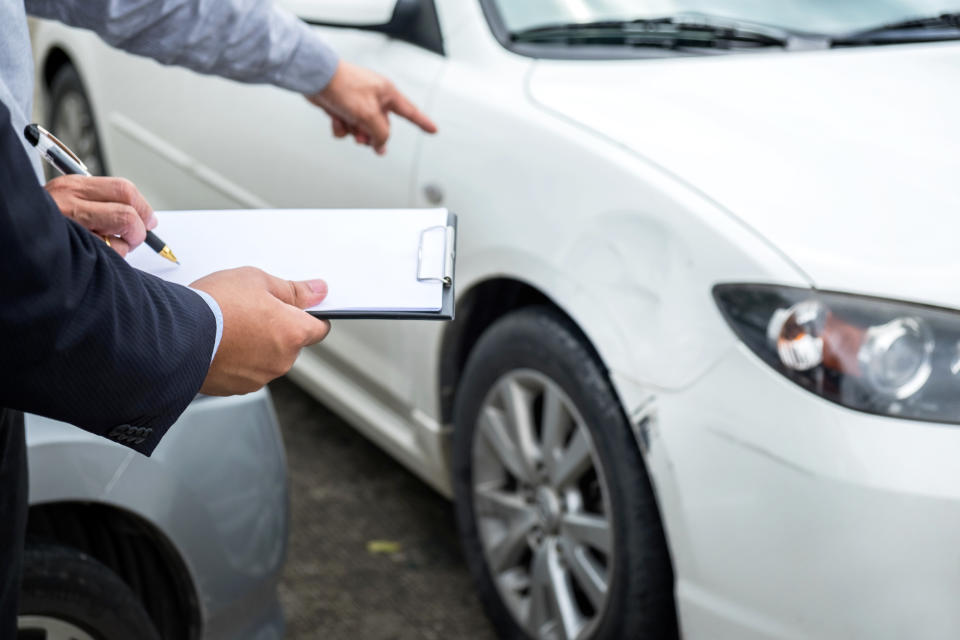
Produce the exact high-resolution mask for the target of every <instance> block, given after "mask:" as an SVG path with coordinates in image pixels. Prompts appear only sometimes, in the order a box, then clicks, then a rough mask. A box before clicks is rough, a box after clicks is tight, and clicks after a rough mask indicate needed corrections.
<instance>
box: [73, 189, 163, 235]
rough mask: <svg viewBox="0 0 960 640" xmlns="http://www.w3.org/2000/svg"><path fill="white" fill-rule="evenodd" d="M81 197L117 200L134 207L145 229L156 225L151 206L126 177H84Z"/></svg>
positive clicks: (101, 200) (103, 200)
mask: <svg viewBox="0 0 960 640" xmlns="http://www.w3.org/2000/svg"><path fill="white" fill-rule="evenodd" d="M82 197H83V198H84V199H86V200H96V201H99V202H117V203H120V204H125V205H129V206H131V207H133V208H134V210H135V211H136V212H137V215H139V216H140V219H141V220H142V221H143V224H144V226H145V227H146V228H147V229H153V228H155V227H156V226H157V218H156V214H155V213H154V212H153V207H151V206H150V203H148V202H147V199H146V198H144V197H143V194H142V193H140V190H139V189H137V187H136V186H135V185H134V184H133V183H132V182H130V181H129V180H127V179H126V178H111V177H89V178H85V179H84V182H83V188H82Z"/></svg>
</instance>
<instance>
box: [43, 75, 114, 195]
mask: <svg viewBox="0 0 960 640" xmlns="http://www.w3.org/2000/svg"><path fill="white" fill-rule="evenodd" d="M48 96H49V102H48V105H49V108H48V110H47V123H48V125H49V127H50V132H51V133H53V134H54V135H55V136H57V138H59V139H60V140H61V141H62V142H63V143H64V144H65V145H67V147H69V148H70V149H71V150H72V151H73V152H74V153H76V154H77V156H78V157H79V158H80V160H81V161H82V162H83V163H84V164H85V165H86V166H87V169H88V170H89V171H90V173H91V174H93V175H95V176H100V175H106V173H107V168H106V164H105V163H104V160H103V152H102V147H101V146H100V132H99V130H98V129H97V123H96V120H95V119H94V116H93V108H92V107H91V105H90V99H89V97H87V91H86V89H84V87H83V81H82V80H81V79H80V74H79V73H78V72H77V69H76V68H75V67H74V66H73V65H71V64H69V63H68V64H64V65H63V66H61V67H60V68H59V69H58V70H57V72H56V73H55V74H54V76H53V80H52V81H51V82H50V87H49V94H48Z"/></svg>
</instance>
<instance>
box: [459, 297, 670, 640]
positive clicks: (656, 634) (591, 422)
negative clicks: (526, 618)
mask: <svg viewBox="0 0 960 640" xmlns="http://www.w3.org/2000/svg"><path fill="white" fill-rule="evenodd" d="M517 369H533V370H535V371H537V372H539V373H541V374H543V375H545V376H547V377H549V378H550V379H551V380H552V381H553V382H555V383H556V384H558V385H559V386H560V388H561V389H563V391H564V392H565V393H566V394H567V395H568V396H569V398H570V399H571V400H572V401H573V403H574V404H575V405H576V408H577V411H578V412H579V414H580V415H581V416H582V417H583V419H584V420H585V421H586V422H587V423H588V426H589V431H590V434H591V437H592V440H593V442H594V445H595V447H596V449H597V454H598V457H599V458H600V462H601V464H600V466H601V467H602V471H603V473H604V476H605V479H606V485H607V487H609V493H610V504H611V506H612V512H613V531H614V541H615V542H614V553H613V558H614V560H615V562H616V566H617V570H616V571H615V572H614V578H613V580H612V582H611V584H610V591H609V596H608V598H609V600H608V603H607V606H606V609H605V613H604V614H603V617H602V619H601V621H600V623H599V625H598V626H597V628H596V631H595V633H593V634H592V635H591V640H619V639H625V640H626V639H629V640H645V639H649V640H654V639H655V640H665V639H670V638H676V637H677V623H676V613H675V605H674V598H673V587H674V584H673V573H672V568H671V564H670V557H669V552H668V549H667V543H666V539H665V536H664V533H663V527H662V524H661V521H660V516H659V513H658V510H657V506H656V500H655V497H654V494H653V490H652V487H651V484H650V480H649V478H648V476H647V473H646V468H645V465H644V461H643V458H642V456H641V454H640V451H639V450H638V446H637V442H636V440H635V439H634V436H633V434H632V432H631V430H630V427H629V425H628V423H627V420H626V418H625V416H624V414H623V411H622V409H621V406H620V404H619V402H618V400H617V397H616V394H615V392H614V391H613V388H612V387H611V384H610V381H609V379H608V377H607V375H606V372H605V370H604V367H603V366H602V364H601V363H600V362H599V360H598V358H597V356H596V355H595V352H594V351H593V349H592V348H591V347H590V346H589V344H588V343H587V341H586V340H585V338H583V337H582V334H581V333H580V331H579V330H578V329H577V328H576V327H575V326H574V325H573V324H572V323H571V322H570V321H569V320H568V319H566V318H565V317H564V316H562V315H561V314H560V313H558V312H556V311H554V310H553V309H550V308H547V307H529V308H525V309H521V310H519V311H515V312H512V313H510V314H508V315H506V316H504V317H503V318H501V319H500V320H498V321H497V322H495V323H494V324H493V325H492V326H491V327H490V328H489V329H488V330H487V331H486V332H485V333H484V334H483V335H482V336H481V337H480V339H479V340H478V342H477V344H476V346H475V348H474V349H473V351H472V352H471V354H470V356H469V358H468V361H467V364H466V367H465V370H464V374H463V378H462V381H461V383H460V385H459V387H458V389H457V395H456V400H455V406H454V424H455V432H454V444H453V465H454V490H455V493H456V513H457V521H458V525H459V528H460V535H461V540H462V544H463V547H464V550H465V555H466V560H467V564H468V565H469V568H470V571H471V573H472V575H473V578H474V581H475V582H476V584H477V588H478V591H479V595H480V599H481V601H482V603H483V605H484V608H485V609H486V612H487V615H488V616H489V617H490V619H491V620H492V621H493V624H494V627H495V628H496V631H497V633H498V635H499V637H501V638H506V639H509V640H521V639H523V640H526V639H527V638H528V636H527V634H526V633H525V632H524V631H523V630H522V629H521V627H520V625H519V624H518V623H517V622H516V621H515V620H514V618H513V616H512V615H511V614H510V611H509V609H508V608H507V605H506V604H505V603H504V602H503V600H502V599H501V597H500V595H499V593H498V590H497V587H496V585H495V584H494V582H493V578H492V577H491V574H490V571H489V569H488V567H487V564H486V562H485V559H484V554H483V549H482V547H481V541H480V538H479V533H478V530H477V524H476V521H475V516H474V508H473V489H472V487H473V484H472V471H471V460H472V447H473V442H474V437H473V436H474V431H475V428H476V424H477V417H478V414H479V411H480V408H481V406H482V403H483V401H484V399H485V398H486V396H487V394H488V391H489V390H490V389H491V387H492V386H493V384H494V383H495V381H496V380H498V379H499V378H500V377H502V376H503V375H504V374H506V373H507V372H509V371H513V370H517Z"/></svg>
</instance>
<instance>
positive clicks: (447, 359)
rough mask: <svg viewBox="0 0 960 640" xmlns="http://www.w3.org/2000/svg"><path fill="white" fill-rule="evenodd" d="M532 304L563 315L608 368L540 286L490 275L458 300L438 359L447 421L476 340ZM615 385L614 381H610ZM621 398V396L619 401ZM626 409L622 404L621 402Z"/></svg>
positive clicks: (591, 344) (573, 321)
mask: <svg viewBox="0 0 960 640" xmlns="http://www.w3.org/2000/svg"><path fill="white" fill-rule="evenodd" d="M530 306H542V307H547V308H549V309H551V310H553V311H554V312H556V313H558V314H559V315H561V316H562V317H563V318H564V319H565V320H567V321H568V322H569V324H570V327H571V328H572V329H573V330H574V331H575V332H576V333H577V334H578V336H579V337H580V338H581V339H582V340H583V344H584V345H585V346H586V347H587V349H588V350H589V351H590V352H591V353H592V354H593V356H594V357H595V358H596V359H597V362H599V363H600V365H601V367H603V370H604V372H605V373H606V374H607V376H608V378H609V374H610V372H609V369H608V368H607V366H606V364H605V361H604V359H603V357H602V356H601V354H600V351H599V350H598V349H597V347H596V345H595V344H594V341H593V340H592V339H591V338H590V336H589V335H588V334H587V333H586V332H585V331H584V330H583V328H582V327H581V326H580V324H579V323H578V322H577V321H576V319H575V317H574V316H573V314H571V313H569V312H568V311H567V310H566V309H565V308H564V307H563V306H562V305H561V304H559V303H558V302H557V301H555V300H554V299H553V298H552V297H551V296H549V295H547V294H546V293H545V292H544V291H543V290H542V289H541V288H539V287H537V286H534V285H533V284H530V283H529V282H526V281H524V280H521V279H519V278H514V277H509V276H497V277H491V278H488V279H485V280H481V281H479V282H477V283H475V284H473V285H472V286H471V287H470V289H469V290H468V291H467V292H466V293H465V294H463V295H461V296H460V297H459V300H458V301H457V313H456V319H455V320H454V321H453V322H452V323H450V325H449V326H448V327H447V329H446V330H445V331H444V334H443V338H442V342H441V349H440V358H439V371H438V380H439V398H440V416H441V420H442V421H443V423H444V424H450V423H451V422H452V419H453V406H454V399H455V397H456V390H457V386H458V384H459V381H460V377H461V376H462V374H463V370H464V368H465V366H466V364H467V358H469V357H470V353H471V351H472V350H473V347H474V346H475V345H476V343H477V340H479V338H480V336H481V335H482V334H483V332H484V331H486V329H487V328H488V327H490V326H491V325H492V324H493V323H494V322H496V321H497V320H499V319H500V318H501V317H503V316H504V315H506V314H508V313H510V312H512V311H516V310H518V309H522V308H524V307H530ZM611 384H612V381H611ZM612 386H613V387H614V393H616V387H615V385H612ZM619 400H621V399H620V398H619V395H618V401H619ZM620 405H621V408H623V403H622V401H621V403H620Z"/></svg>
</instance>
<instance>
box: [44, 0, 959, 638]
mask: <svg viewBox="0 0 960 640" xmlns="http://www.w3.org/2000/svg"><path fill="white" fill-rule="evenodd" d="M284 4H286V5H287V6H289V7H290V8H291V9H292V10H294V11H296V12H298V14H299V15H300V16H301V17H303V18H304V19H305V20H307V21H310V22H312V23H313V24H316V25H317V26H316V28H317V29H318V30H320V31H321V32H322V33H323V35H324V37H325V38H326V39H327V40H328V41H329V42H330V43H331V44H332V45H333V46H334V47H335V48H336V49H337V50H338V51H339V52H340V54H341V55H342V56H343V57H344V58H345V59H349V60H351V61H354V62H356V63H359V64H363V65H367V66H369V67H372V68H374V69H377V70H379V71H380V72H382V73H384V74H386V75H388V76H389V77H390V78H392V79H393V80H394V81H395V82H396V84H397V85H398V86H399V87H400V88H401V89H402V90H403V91H404V92H405V93H407V94H408V95H409V96H410V97H411V98H412V99H413V100H414V101H415V102H416V103H418V104H419V105H421V106H422V107H423V109H424V110H425V111H426V112H427V113H428V114H430V115H431V116H432V117H433V118H434V119H435V120H436V121H437V123H438V125H439V128H440V132H439V134H438V135H436V136H428V135H425V134H422V133H421V132H419V131H417V130H415V129H414V128H413V127H412V126H410V125H409V124H407V123H401V122H397V123H395V126H394V131H393V137H392V139H391V143H390V145H389V152H388V154H387V155H386V156H385V157H383V158H380V157H377V156H375V155H374V154H373V153H371V152H370V150H369V149H367V148H363V147H360V146H357V145H353V144H346V143H343V142H338V141H334V140H333V139H332V138H331V137H330V134H329V123H328V121H327V119H326V118H325V117H323V115H322V114H321V113H319V112H318V111H317V110H316V109H315V108H313V107H312V106H310V105H309V104H308V103H307V102H306V101H305V100H304V99H303V98H301V97H299V96H296V95H292V94H289V93H284V92H282V91H279V90H277V89H273V88H265V87H257V86H242V85H240V84H236V83H232V82H228V81H224V80H220V79H212V78H204V77H201V76H199V75H196V74H193V73H190V72H187V71H183V70H178V69H172V68H164V67H161V66H159V65H157V64H155V63H153V62H148V61H144V60H143V59H138V58H134V57H130V56H127V55H125V54H121V53H117V52H115V51H113V50H111V49H108V48H107V47H106V46H105V45H103V44H101V43H100V42H99V41H98V40H97V39H96V38H95V37H94V36H93V35H91V34H88V33H82V32H77V31H72V30H69V29H66V28H63V27H60V26H57V25H52V24H42V25H38V27H37V29H36V34H35V45H36V58H37V63H38V78H39V81H40V85H41V87H42V90H43V93H44V98H45V102H46V105H47V109H48V110H47V111H46V113H47V114H48V115H47V121H48V123H49V124H50V125H51V126H52V127H53V129H54V130H55V131H57V132H59V133H60V134H62V136H63V137H64V138H66V141H67V142H68V143H69V144H72V145H74V146H76V147H78V148H79V150H80V152H81V154H82V155H83V156H84V158H85V159H86V161H87V164H88V165H91V166H95V167H99V168H100V169H101V170H103V169H109V171H110V172H112V173H115V174H119V175H124V176H127V177H129V178H131V179H132V180H133V181H134V182H136V183H137V184H138V185H139V187H140V188H141V189H142V191H143V192H144V193H145V194H146V196H147V197H148V198H149V199H150V200H151V201H152V203H153V205H154V206H155V207H156V208H158V209H159V208H189V209H198V208H238V207H421V206H422V207H427V206H430V207H432V206H437V205H442V206H446V207H448V208H450V209H451V210H452V211H454V212H456V213H457V214H458V215H459V219H460V234H459V238H458V245H459V256H458V270H457V287H458V291H457V293H458V305H457V315H456V320H455V321H454V322H452V323H448V324H445V323H434V322H399V321H397V322H386V321H343V322H338V323H336V325H335V327H334V329H333V332H332V334H331V337H330V338H329V339H328V340H326V341H325V342H324V343H323V344H322V345H320V346H319V347H318V348H315V349H313V350H310V351H309V352H306V353H304V354H303V356H302V357H301V358H300V360H299V361H298V363H297V365H296V367H295V369H294V373H293V378H294V379H295V380H296V381H297V382H298V383H300V384H302V385H303V386H304V387H305V388H306V389H308V390H309V391H310V392H312V393H313V394H315V395H316V396H317V397H318V398H320V399H322V400H323V401H324V402H326V403H328V404H329V405H330V406H331V407H333V408H335V409H336V410H338V411H339V412H341V413H342V414H343V415H344V416H345V417H346V418H348V419H349V420H350V421H351V422H352V423H353V424H355V425H356V427H357V428H358V429H359V430H361V431H362V432H363V433H365V434H366V435H368V436H369V437H370V438H371V439H373V440H374V441H376V442H377V443H379V444H380V445H381V446H382V447H383V448H385V449H386V450H387V451H389V452H390V453H391V454H392V455H394V456H395V457H396V458H397V459H399V460H400V461H402V462H403V463H404V464H405V465H407V466H408V467H409V468H410V469H412V470H413V471H414V472H416V473H417V474H419V475H420V476H422V477H423V478H424V479H425V480H426V481H427V482H429V483H430V484H431V485H433V486H434V487H436V488H437V490H439V491H441V492H442V493H444V494H446V495H448V496H451V497H452V498H454V500H455V501H456V506H457V513H458V520H459V525H460V528H461V534H462V538H463V544H464V549H465V554H466V558H467V561H468V564H469V565H470V569H471V571H472V572H473V574H474V576H475V579H476V583H477V586H478V591H479V594H480V597H481V599H482V601H483V603H484V605H485V607H486V609H487V611H488V613H489V616H490V618H491V619H492V621H493V624H494V625H495V627H496V629H497V631H498V632H499V633H500V634H501V635H502V637H504V638H565V639H572V638H581V639H587V638H589V639H599V638H630V639H633V638H655V639H660V638H670V637H673V636H675V635H677V634H678V633H679V634H680V635H682V636H683V637H684V638H688V639H703V640H718V639H731V640H748V639H751V638H816V639H823V638H867V639H870V640H876V639H881V638H903V637H912V638H957V637H960V607H958V606H957V599H958V596H960V568H958V565H960V545H958V534H960V464H958V460H960V428H958V426H957V425H958V424H960V312H958V309H960V284H958V281H960V258H958V247H960V243H958V238H960V216H958V213H960V195H958V194H960V190H958V185H960V154H958V151H957V149H958V148H960V119H958V117H957V114H958V113H960V89H958V83H957V78H958V74H960V42H957V39H958V38H960V29H958V25H960V21H958V20H957V17H956V14H955V13H954V14H949V12H951V11H952V12H956V11H960V2H958V1H957V0H953V1H952V2H950V1H945V0H944V1H937V0H899V1H893V2H883V3H879V2H862V1H861V0H834V1H832V2H818V3H811V2H803V1H801V0H789V1H788V2H779V3H773V2H771V3H760V2H742V1H739V0H714V1H713V2H700V1H697V0H656V1H650V2H639V1H637V2H630V1H629V0H619V1H614V0H576V1H574V0H549V1H548V0H542V1H540V2H535V3H534V2H517V1H515V0H400V1H399V2H397V0H366V1H365V2H356V1H355V0H353V1H350V0H340V1H333V0H331V1H326V2H322V1H320V0H316V1H308V0H297V1H294V0H286V1H285V2H284ZM695 12H698V13H695ZM941 14H947V15H941ZM924 16H932V17H930V18H928V19H925V20H919V18H923V17H924ZM915 18H917V19H918V20H914V19H915ZM896 23H902V24H896ZM884 25H886V26H884ZM161 232H162V229H161ZM276 241H277V242H282V241H283V231H282V229H281V230H278V234H277V238H276ZM321 275H322V274H321ZM344 526H349V523H344ZM425 606H429V603H425Z"/></svg>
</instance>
